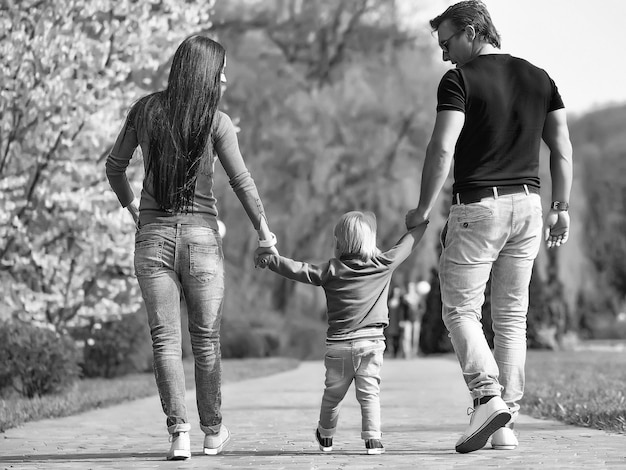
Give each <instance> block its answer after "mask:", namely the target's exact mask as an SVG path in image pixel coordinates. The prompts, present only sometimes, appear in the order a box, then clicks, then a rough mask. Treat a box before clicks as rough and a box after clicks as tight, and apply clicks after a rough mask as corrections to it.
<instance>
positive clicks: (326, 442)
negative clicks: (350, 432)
mask: <svg viewBox="0 0 626 470" xmlns="http://www.w3.org/2000/svg"><path fill="white" fill-rule="evenodd" d="M315 439H316V440H317V443H318V444H319V445H320V450H321V451H322V452H330V451H331V450H333V438H332V437H322V435H321V434H320V430H319V429H316V430H315Z"/></svg>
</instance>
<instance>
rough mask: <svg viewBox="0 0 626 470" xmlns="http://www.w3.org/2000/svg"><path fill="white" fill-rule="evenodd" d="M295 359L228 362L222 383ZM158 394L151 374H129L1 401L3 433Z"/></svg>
mask: <svg viewBox="0 0 626 470" xmlns="http://www.w3.org/2000/svg"><path fill="white" fill-rule="evenodd" d="M297 365H298V361H297V360H295V359H287V358H267V359H225V360H222V382H223V383H227V382H235V381H239V380H244V379H249V378H254V377H261V376H266V375H270V374H275V373H278V372H282V371H285V370H289V369H292V368H294V367H296V366H297ZM184 368H185V379H186V382H187V383H186V386H187V388H188V389H193V388H194V387H195V384H194V372H193V360H192V359H186V360H185V361H184ZM156 393H157V388H156V384H155V381H154V375H153V374H152V373H144V374H130V375H126V376H123V377H119V378H114V379H84V380H80V381H78V382H77V383H76V384H75V385H74V386H73V387H72V388H71V389H69V390H67V391H65V392H63V393H59V394H55V395H45V396H42V397H35V398H33V399H28V398H23V397H19V396H10V397H6V398H4V399H1V400H0V432H4V431H5V430H7V429H10V428H13V427H16V426H19V425H20V424H23V423H26V422H28V421H36V420H40V419H46V418H58V417H61V416H69V415H73V414H76V413H80V412H82V411H87V410H90V409H93V408H102V407H106V406H111V405H115V404H117V403H121V402H124V401H128V400H134V399H137V398H142V397H147V396H151V395H155V394H156Z"/></svg>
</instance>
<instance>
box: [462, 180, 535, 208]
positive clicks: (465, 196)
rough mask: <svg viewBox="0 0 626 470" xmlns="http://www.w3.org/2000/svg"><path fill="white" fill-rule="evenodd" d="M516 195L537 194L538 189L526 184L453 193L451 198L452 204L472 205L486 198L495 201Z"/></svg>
mask: <svg viewBox="0 0 626 470" xmlns="http://www.w3.org/2000/svg"><path fill="white" fill-rule="evenodd" d="M518 193H526V194H529V193H533V194H539V188H538V187H536V186H529V185H527V184H512V185H508V186H489V187H487V188H477V189H468V190H467V191H463V192H460V193H454V195H453V196H452V204H472V203H473V202H479V201H480V200H481V199H485V198H487V197H492V198H494V199H497V198H498V197H500V196H506V195H508V194H518Z"/></svg>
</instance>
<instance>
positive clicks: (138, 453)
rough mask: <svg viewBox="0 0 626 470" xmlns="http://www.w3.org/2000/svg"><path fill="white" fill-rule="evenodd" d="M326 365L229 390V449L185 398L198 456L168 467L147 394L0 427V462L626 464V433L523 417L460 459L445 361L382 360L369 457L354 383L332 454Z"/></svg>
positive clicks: (451, 373)
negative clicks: (326, 423)
mask: <svg viewBox="0 0 626 470" xmlns="http://www.w3.org/2000/svg"><path fill="white" fill-rule="evenodd" d="M322 387H323V365H322V364H321V363H320V362H305V363H302V364H301V365H300V366H299V367H298V368H297V369H295V370H292V371H288V372H284V373H280V374H277V375H273V376H270V377H264V378H258V379H251V380H246V381H242V382H233V383H228V384H226V385H224V387H223V396H224V399H223V401H224V403H223V414H224V422H225V424H227V425H228V426H229V428H230V429H231V431H232V435H233V438H232V440H231V443H230V444H229V446H228V447H227V448H226V449H225V451H224V453H223V454H221V455H219V456H214V457H211V456H205V455H203V454H202V453H201V446H202V433H201V432H200V430H199V427H198V421H197V417H196V416H195V415H196V413H195V409H196V408H195V396H194V395H193V394H192V393H190V394H189V395H188V406H189V410H190V417H191V419H192V423H191V424H192V435H191V438H192V446H193V447H192V451H193V456H192V458H191V459H190V460H188V461H183V462H167V461H165V460H164V456H165V452H166V450H167V449H168V448H169V444H168V442H167V434H166V431H165V427H164V421H165V420H164V417H163V415H162V412H161V409H160V405H159V400H158V398H157V397H149V398H145V399H141V400H136V401H133V402H129V403H126V404H123V405H118V406H113V407H110V408H106V409H101V410H95V411H90V412H87V413H83V414H81V415H77V416H72V417H68V418H61V419H54V420H44V421H38V422H34V423H28V424H26V425H24V426H22V427H20V428H17V429H10V430H8V431H7V432H6V433H5V434H0V469H37V470H40V469H45V470H49V469H64V470H73V469H76V470H78V469H80V470H85V469H179V468H181V469H196V468H203V469H208V468H212V469H213V468H215V469H243V468H248V469H272V470H277V469H315V470H318V469H342V470H344V469H348V470H352V469H378V468H381V469H383V468H384V469H417V468H423V469H429V470H430V469H449V468H452V469H457V468H463V469H465V468H466V469H470V468H471V469H475V468H501V467H506V468H508V469H534V468H541V469H569V468H572V469H573V468H585V469H595V468H626V436H623V435H615V434H608V433H605V432H602V431H596V430H591V429H587V428H578V427H573V426H566V425H563V424H560V423H557V422H554V421H543V420H536V419H532V418H529V417H527V416H521V417H520V419H519V421H518V424H517V426H516V430H517V431H518V432H519V441H520V446H519V448H518V449H517V450H515V451H496V450H492V449H491V448H490V447H489V446H487V447H485V448H484V449H482V450H480V451H477V452H473V453H471V454H465V455H461V454H457V453H456V452H455V451H454V443H455V442H456V440H457V438H458V437H459V435H460V433H461V432H462V431H463V429H464V428H465V426H466V425H467V423H468V417H467V416H466V414H465V410H466V409H467V407H468V405H469V404H470V403H469V395H468V393H467V391H466V389H465V384H464V383H463V381H462V378H461V374H460V371H459V366H458V364H457V362H456V360H454V358H452V357H450V356H444V357H437V358H416V359H413V360H409V361H405V360H386V361H385V366H384V367H383V386H382V387H383V388H382V395H381V400H382V412H383V431H384V436H383V442H384V444H385V447H386V450H387V452H386V453H385V454H383V455H380V456H369V455H365V453H364V445H363V442H362V441H361V440H360V439H359V433H360V412H359V408H358V405H357V402H356V398H355V397H354V393H353V390H350V391H349V392H348V395H347V396H346V400H345V401H344V405H343V409H342V414H341V417H340V421H339V426H338V431H337V435H336V436H335V440H334V450H333V452H332V453H331V454H322V453H321V452H319V451H318V449H317V445H316V443H315V441H314V437H313V430H314V428H315V426H316V423H317V417H318V412H319V409H318V407H319V404H320V400H321V393H322Z"/></svg>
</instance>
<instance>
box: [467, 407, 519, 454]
mask: <svg viewBox="0 0 626 470" xmlns="http://www.w3.org/2000/svg"><path fill="white" fill-rule="evenodd" d="M471 415H472V417H471V418H470V423H469V426H468V427H467V429H465V432H464V433H463V435H462V436H461V438H460V439H459V440H458V441H457V443H456V451H457V452H459V453H462V454H465V453H467V452H474V451H475V450H479V449H482V448H483V447H485V444H487V441H488V440H489V437H490V436H491V435H492V434H493V433H494V432H496V431H497V430H498V429H500V428H501V427H502V426H504V425H505V424H506V423H508V422H509V421H510V420H511V412H510V411H509V407H508V406H507V405H506V403H504V400H502V398H500V397H499V396H494V397H493V398H491V399H490V400H489V401H488V402H487V403H484V404H482V405H477V406H476V407H475V408H474V410H473V411H472V413H471Z"/></svg>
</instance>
